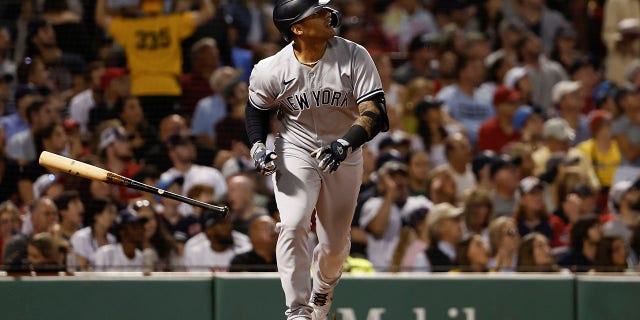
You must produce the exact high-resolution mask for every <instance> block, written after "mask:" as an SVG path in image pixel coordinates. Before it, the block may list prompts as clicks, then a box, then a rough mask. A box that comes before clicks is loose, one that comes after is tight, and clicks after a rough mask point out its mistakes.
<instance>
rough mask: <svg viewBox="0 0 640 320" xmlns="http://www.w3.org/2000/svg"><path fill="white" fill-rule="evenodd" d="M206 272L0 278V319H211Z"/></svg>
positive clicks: (210, 287) (210, 285)
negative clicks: (201, 274) (157, 275)
mask: <svg viewBox="0 0 640 320" xmlns="http://www.w3.org/2000/svg"><path fill="white" fill-rule="evenodd" d="M212 285H213V282H212V281H211V277H195V278H192V277H188V278H177V279H172V278H169V277H167V278H164V277H162V278H155V277H142V276H139V277H131V276H125V277H102V276H99V277H89V278H85V277H22V278H9V277H0V319H3V320H75V319H77V320H146V319H149V320H165V319H166V320H181V319H185V320H205V319H206V320H211V319H213V315H212V311H213V309H212V308H213V305H212V303H213V301H212V299H211V297H212V289H213V286H212Z"/></svg>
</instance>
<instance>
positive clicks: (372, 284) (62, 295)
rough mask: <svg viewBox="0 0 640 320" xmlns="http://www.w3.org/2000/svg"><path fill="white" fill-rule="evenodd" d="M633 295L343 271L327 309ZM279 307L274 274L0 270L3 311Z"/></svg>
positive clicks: (605, 288) (239, 317)
mask: <svg viewBox="0 0 640 320" xmlns="http://www.w3.org/2000/svg"><path fill="white" fill-rule="evenodd" d="M638 297H640V277H638V276H637V275H634V276H600V275H596V276H573V275H570V274H567V275H522V274H487V275H466V274H445V275H427V274H396V275H366V276H358V277H350V276H345V277H344V278H343V280H342V281H341V283H340V285H339V286H338V289H337V290H336V293H335V298H336V301H335V303H334V306H333V309H332V313H334V314H335V315H336V319H337V320H449V319H456V320H528V319H532V320H533V319H536V320H537V319H544V320H564V319H567V320H572V319H577V320H604V319H616V320H624V319H640V303H639V302H638ZM284 310H285V306H284V296H283V294H282V290H281V289H280V280H279V279H278V277H277V275H276V274H218V275H216V277H211V276H209V275H206V274H205V275H195V276H194V275H186V274H181V275H176V274H162V275H152V276H142V275H136V274H128V275H124V276H123V275H121V274H117V275H116V274H110V275H104V274H90V275H82V276H75V277H67V276H62V277H7V276H0V319H11V320H46V319H60V320H67V319H83V320H84V319H92V320H102V319H104V320H106V319H109V320H112V319H116V320H129V319H131V320H134V319H135V320H147V319H148V320H163V319H167V320H168V319H171V320H174V319H187V320H245V319H247V320H248V319H251V320H282V319H285V317H284ZM330 319H331V318H330ZM330 319H329V320H330Z"/></svg>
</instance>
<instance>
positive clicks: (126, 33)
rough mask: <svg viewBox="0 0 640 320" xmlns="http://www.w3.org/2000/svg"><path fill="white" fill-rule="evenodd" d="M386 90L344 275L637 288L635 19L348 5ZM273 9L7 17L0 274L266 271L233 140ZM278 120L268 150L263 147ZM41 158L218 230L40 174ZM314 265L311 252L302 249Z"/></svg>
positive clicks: (356, 34) (261, 193)
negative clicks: (519, 278) (102, 172)
mask: <svg viewBox="0 0 640 320" xmlns="http://www.w3.org/2000/svg"><path fill="white" fill-rule="evenodd" d="M331 5H333V6H335V7H336V8H337V9H338V10H339V11H340V12H341V13H342V15H343V17H342V21H343V23H342V25H341V26H340V27H339V28H338V29H337V30H336V31H337V34H338V35H339V36H341V37H344V38H346V39H349V40H352V41H354V42H357V43H359V44H361V45H363V46H364V47H365V48H366V49H367V50H368V51H369V52H370V53H371V55H372V58H373V60H374V62H375V64H376V66H377V68H378V71H379V74H380V77H381V79H382V84H383V89H384V91H385V94H386V101H387V108H388V114H389V119H390V130H389V131H388V132H385V133H381V134H379V135H378V136H376V137H375V138H374V139H373V140H372V141H370V142H368V143H367V144H366V145H365V146H363V151H364V152H363V154H364V158H365V160H364V173H363V176H362V186H361V189H360V194H359V196H358V206H357V208H356V212H355V213H351V212H348V213H345V214H355V216H354V219H353V222H352V228H351V240H352V246H351V253H350V256H349V258H348V260H347V262H346V263H345V266H344V270H345V271H347V272H387V271H389V272H397V271H407V272H411V271H431V272H443V271H448V272H467V271H473V272H488V271H493V272H516V271H517V272H558V271H561V270H570V271H574V272H585V271H602V272H607V271H614V272H621V271H633V270H637V269H638V260H639V259H638V256H639V255H640V221H639V217H640V180H639V179H638V178H639V177H640V51H639V48H640V3H639V2H637V1H631V0H607V1H583V0H580V1H553V0H547V1H543V0H487V1H477V0H343V1H335V2H334V3H332V4H331ZM272 10H273V1H270V0H238V1H231V0H98V1H94V0H9V1H3V2H2V4H0V116H1V117H0V202H1V204H0V253H1V254H0V266H2V269H3V270H6V271H9V272H14V271H15V272H24V271H35V272H50V271H54V272H55V271H60V270H67V271H71V272H74V271H145V272H149V271H276V270H277V268H276V265H275V243H276V239H277V233H278V228H277V222H278V221H279V215H280V211H282V214H286V210H287V208H277V207H276V205H275V201H274V199H273V185H272V183H271V180H270V179H269V178H265V177H262V176H261V175H259V174H257V173H256V171H255V168H254V164H253V161H252V160H251V157H250V155H249V146H248V145H247V144H248V142H247V137H246V133H245V130H244V110H245V105H246V101H247V97H248V86H247V81H248V78H249V73H250V71H251V69H252V67H253V65H254V64H255V63H256V62H257V61H259V60H260V59H263V58H265V57H268V56H270V55H272V54H274V53H275V52H277V51H278V50H280V49H281V48H282V47H283V45H285V43H284V42H283V40H282V37H281V35H280V34H279V32H278V31H277V29H276V28H275V26H274V25H273V23H272V19H271V14H272ZM277 132H278V124H277V115H276V114H274V116H273V118H272V125H271V133H270V134H269V139H268V141H267V144H272V143H273V138H274V137H275V136H276V135H277ZM42 151H49V152H53V153H57V154H61V155H64V156H67V157H71V158H74V159H78V160H80V161H83V162H86V163H89V164H92V165H95V166H99V167H103V168H105V169H108V170H110V171H112V172H115V173H118V174H120V175H122V176H125V177H128V178H132V179H135V180H138V181H140V182H143V183H146V184H149V185H154V186H157V187H159V188H161V189H164V190H168V191H170V192H174V193H178V194H182V195H185V196H188V197H190V198H193V199H196V200H199V201H203V202H209V203H214V204H218V205H227V206H229V208H230V215H229V217H227V218H221V217H220V216H218V215H216V214H215V212H211V211H209V210H203V209H201V208H198V207H193V206H190V205H187V204H185V203H181V202H178V201H176V200H172V199H168V198H164V197H158V196H154V195H151V194H148V193H141V192H138V191H136V190H133V189H127V188H124V187H120V186H113V185H109V184H105V183H102V182H98V181H92V180H87V179H82V178H78V177H75V176H72V175H68V174H64V173H59V172H51V171H50V170H48V169H47V168H44V167H41V166H40V165H39V164H38V155H39V154H40V152H42ZM309 244H310V246H312V245H314V239H313V238H312V239H309Z"/></svg>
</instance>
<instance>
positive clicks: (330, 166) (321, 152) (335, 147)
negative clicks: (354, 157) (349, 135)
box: [311, 139, 350, 173]
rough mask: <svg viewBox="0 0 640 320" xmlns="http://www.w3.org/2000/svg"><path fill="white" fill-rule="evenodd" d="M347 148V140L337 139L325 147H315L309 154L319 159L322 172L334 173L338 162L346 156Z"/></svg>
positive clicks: (348, 146)
mask: <svg viewBox="0 0 640 320" xmlns="http://www.w3.org/2000/svg"><path fill="white" fill-rule="evenodd" d="M349 148H350V144H349V142H348V141H346V140H343V139H338V140H336V141H334V142H331V144H330V145H328V146H326V147H321V148H318V149H316V150H315V151H313V152H312V153H311V156H312V157H314V158H316V159H318V160H320V168H321V169H322V170H323V171H324V172H329V173H334V172H335V171H336V170H338V167H339V166H340V163H341V162H342V161H344V159H346V158H347V154H348V153H349Z"/></svg>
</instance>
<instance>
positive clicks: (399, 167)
mask: <svg viewBox="0 0 640 320" xmlns="http://www.w3.org/2000/svg"><path fill="white" fill-rule="evenodd" d="M397 172H400V173H403V174H405V175H406V174H407V172H408V169H407V165H406V164H404V163H402V162H401V161H398V160H389V161H387V162H385V163H384V164H383V165H382V166H381V167H380V169H378V175H380V176H382V175H385V174H390V173H397Z"/></svg>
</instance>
